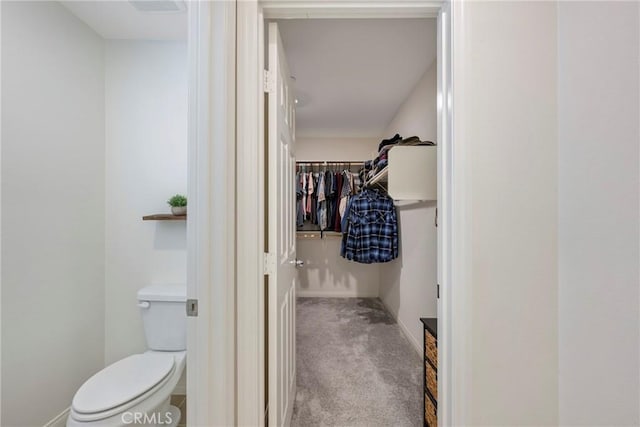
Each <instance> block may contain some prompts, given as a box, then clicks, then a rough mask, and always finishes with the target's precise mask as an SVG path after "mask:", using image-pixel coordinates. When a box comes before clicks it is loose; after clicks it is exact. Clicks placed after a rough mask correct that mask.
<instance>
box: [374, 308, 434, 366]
mask: <svg viewBox="0 0 640 427" xmlns="http://www.w3.org/2000/svg"><path fill="white" fill-rule="evenodd" d="M380 301H382V305H384V308H385V309H386V310H387V312H388V313H389V314H390V315H391V317H393V319H394V320H395V321H396V323H397V324H398V326H400V330H401V331H402V333H403V334H404V336H405V338H406V339H408V340H409V342H410V343H411V345H412V346H413V348H414V349H415V350H416V351H417V352H418V356H420V358H422V357H424V349H423V348H422V344H420V342H419V341H418V339H417V338H415V337H414V336H413V335H411V333H409V328H407V325H405V324H404V323H403V322H402V320H400V318H399V317H398V316H397V315H396V314H395V313H394V312H393V311H391V310H389V307H387V305H386V304H385V303H384V301H383V300H382V298H380Z"/></svg>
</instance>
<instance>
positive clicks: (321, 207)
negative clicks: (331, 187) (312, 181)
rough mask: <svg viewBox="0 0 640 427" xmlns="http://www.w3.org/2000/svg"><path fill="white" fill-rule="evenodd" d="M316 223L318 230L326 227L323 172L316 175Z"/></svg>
mask: <svg viewBox="0 0 640 427" xmlns="http://www.w3.org/2000/svg"><path fill="white" fill-rule="evenodd" d="M318 225H319V226H320V231H323V230H326V228H327V200H326V197H325V174H324V172H321V173H320V174H319V175H318Z"/></svg>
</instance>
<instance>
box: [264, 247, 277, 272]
mask: <svg viewBox="0 0 640 427" xmlns="http://www.w3.org/2000/svg"><path fill="white" fill-rule="evenodd" d="M263 271H264V274H265V275H267V276H268V275H270V274H273V273H274V272H275V271H276V256H275V254H272V253H270V252H265V253H264V268H263Z"/></svg>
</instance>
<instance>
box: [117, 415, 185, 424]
mask: <svg viewBox="0 0 640 427" xmlns="http://www.w3.org/2000/svg"><path fill="white" fill-rule="evenodd" d="M121 418H122V422H123V423H124V424H133V425H135V424H138V425H159V426H160V425H170V424H172V423H173V414H172V413H171V412H164V413H162V412H154V413H152V414H146V413H144V412H125V413H124V414H122V417H121Z"/></svg>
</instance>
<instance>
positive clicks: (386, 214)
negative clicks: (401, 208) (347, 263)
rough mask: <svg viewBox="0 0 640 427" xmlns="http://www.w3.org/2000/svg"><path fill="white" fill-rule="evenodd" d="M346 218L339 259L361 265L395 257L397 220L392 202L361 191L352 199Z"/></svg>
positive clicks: (386, 197)
mask: <svg viewBox="0 0 640 427" xmlns="http://www.w3.org/2000/svg"><path fill="white" fill-rule="evenodd" d="M348 215H349V216H348V219H347V221H348V224H347V233H346V234H345V235H344V236H343V239H344V241H343V244H342V248H341V255H342V257H344V258H346V259H348V260H351V261H355V262H359V263H363V264H371V263H378V262H389V261H391V260H393V259H395V258H397V257H398V218H397V213H396V208H395V205H394V204H393V199H391V198H390V197H389V196H387V195H385V194H382V193H379V192H378V191H376V190H371V189H365V190H364V191H362V192H361V193H360V194H357V195H355V196H353V198H352V201H351V203H350V206H349V209H348Z"/></svg>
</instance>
